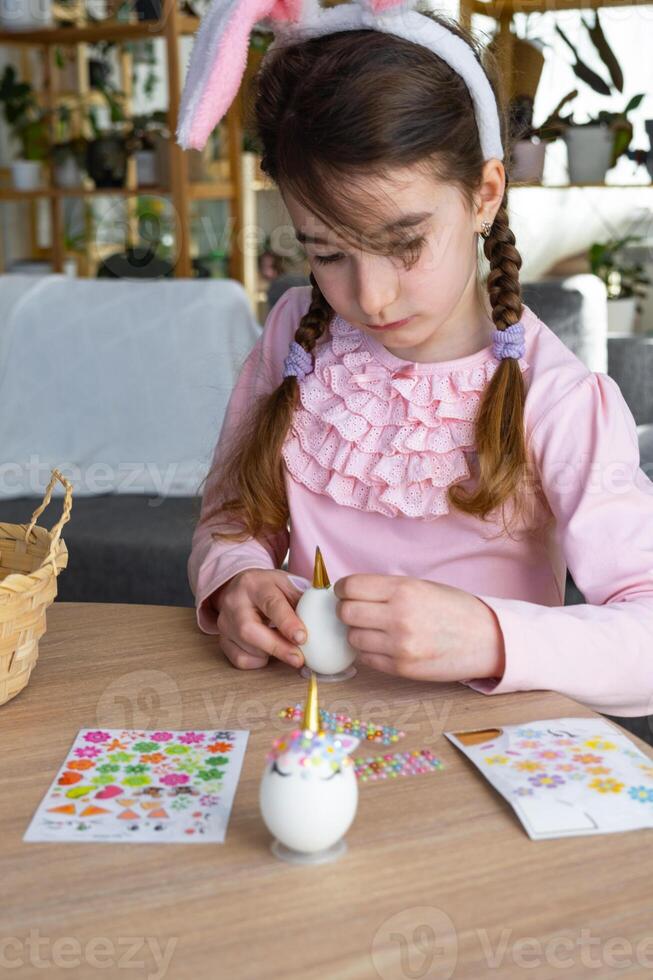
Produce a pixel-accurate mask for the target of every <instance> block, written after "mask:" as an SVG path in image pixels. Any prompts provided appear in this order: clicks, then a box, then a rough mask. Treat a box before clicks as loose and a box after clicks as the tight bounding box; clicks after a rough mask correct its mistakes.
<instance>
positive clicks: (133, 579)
mask: <svg viewBox="0 0 653 980" xmlns="http://www.w3.org/2000/svg"><path fill="white" fill-rule="evenodd" d="M589 279H593V277H574V280H543V281H541V282H537V283H525V284H523V299H524V302H525V303H526V304H527V305H528V306H529V307H530V308H531V309H532V310H533V311H534V312H535V313H536V314H537V315H538V316H539V317H540V318H541V319H542V320H543V321H544V322H545V323H547V324H548V325H549V326H550V327H551V329H553V330H554V331H555V332H556V334H557V335H558V336H559V337H560V338H561V339H562V340H563V341H564V343H565V344H566V345H567V346H568V347H569V348H570V349H571V350H572V351H573V352H574V353H575V354H577V356H578V357H580V358H581V360H583V362H584V363H586V364H588V366H590V367H592V369H594V370H606V369H608V370H610V372H611V373H612V370H614V376H615V377H616V379H617V381H618V383H619V384H620V386H621V389H622V391H623V393H624V396H625V398H626V401H627V402H628V404H629V407H630V409H631V411H632V412H633V415H634V416H635V419H636V421H637V422H638V423H639V424H640V450H641V460H642V464H641V465H642V468H643V469H644V470H645V472H647V473H648V474H649V475H650V476H652V477H653V400H652V388H653V386H652V385H651V383H650V379H651V375H652V373H653V338H651V350H650V352H649V360H648V361H646V367H645V369H643V368H642V360H641V347H639V346H638V345H637V344H636V343H634V342H631V341H632V338H626V339H625V340H624V341H623V342H622V343H619V342H615V341H614V339H613V338H610V342H609V344H606V335H605V333H603V334H601V331H600V330H599V331H597V329H596V326H595V324H596V319H597V318H596V313H595V304H596V295H597V294H596V292H595V291H594V293H592V289H590V290H589V294H588V292H587V290H586V289H585V288H583V285H582V284H581V281H582V280H589ZM302 282H308V280H301V278H300V279H298V278H297V277H293V278H291V279H288V280H287V281H286V282H284V281H282V280H278V281H277V282H276V283H274V284H273V286H272V287H271V290H270V296H269V303H270V305H271V304H273V303H274V302H276V300H277V299H278V298H279V296H280V295H281V293H282V292H283V290H284V287H285V288H288V287H289V286H292V285H298V284H300V283H302ZM576 285H578V288H576ZM585 285H586V284H585ZM591 285H592V284H591V283H590V286H591ZM619 340H621V338H619ZM606 346H607V348H608V349H607V350H606ZM216 438H217V433H216ZM39 502H40V498H27V497H23V498H20V499H15V500H3V501H0V521H3V522H12V523H26V522H27V521H28V520H29V519H30V516H31V514H32V511H33V510H34V509H35V507H36V506H37V505H38V504H39ZM199 507H200V499H199V497H172V496H167V497H163V498H161V499H157V500H156V502H155V501H153V500H152V499H151V498H149V497H147V496H145V495H142V494H129V493H126V494H103V495H98V496H93V497H78V498H77V499H76V500H75V501H74V504H73V513H72V519H71V521H70V523H69V524H67V526H66V528H65V534H64V537H65V540H66V543H67V545H68V549H69V552H70V559H69V564H68V568H67V569H66V572H65V574H63V575H62V576H61V577H60V578H59V598H60V600H62V601H64V602H67V601H78V602H79V601H81V602H86V601H88V602H93V601H95V602H127V603H148V604H149V603H152V604H164V605H179V606H193V604H194V603H193V596H192V593H191V591H190V588H189V585H188V580H187V572H186V563H187V559H188V554H189V551H190V545H191V538H192V534H193V529H194V527H195V524H196V523H197V520H198V517H199ZM58 511H59V507H58V503H57V500H56V498H55V499H54V500H53V502H52V503H51V504H50V507H49V508H48V509H47V510H46V511H45V512H44V514H43V515H42V517H41V518H40V519H39V521H40V523H49V524H52V523H54V520H55V519H56V516H57V514H58ZM48 519H49V520H48ZM584 601H585V600H584V597H583V596H582V594H581V593H580V592H579V590H578V589H577V588H576V586H575V584H574V582H573V579H572V578H571V575H568V577H567V589H566V595H565V604H567V605H571V604H574V603H581V602H584ZM616 720H618V721H619V722H620V723H623V724H624V725H625V727H628V728H629V729H630V730H632V731H637V733H638V734H640V735H641V736H642V737H643V738H646V739H647V740H648V741H651V742H652V744H653V737H652V734H651V726H650V725H649V719H648V718H642V719H625V720H623V719H616Z"/></svg>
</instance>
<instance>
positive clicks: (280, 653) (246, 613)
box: [213, 568, 306, 670]
mask: <svg viewBox="0 0 653 980" xmlns="http://www.w3.org/2000/svg"><path fill="white" fill-rule="evenodd" d="M301 594H302V590H301V589H299V588H297V586H296V585H294V584H293V582H291V581H290V579H289V577H288V574H287V573H286V572H284V571H282V570H281V569H259V568H247V569H245V571H243V572H238V574H237V575H234V576H233V578H230V579H229V580H228V582H226V583H225V584H224V585H222V586H221V587H220V589H218V594H217V596H216V597H214V600H213V601H214V605H215V608H216V609H217V610H218V623H217V625H218V630H219V631H220V646H221V648H222V651H223V653H224V655H225V656H226V657H227V659H228V660H230V661H231V663H232V664H233V665H234V667H239V668H240V669H242V670H248V669H251V668H256V667H265V665H266V664H267V662H268V660H269V658H270V657H276V658H277V659H278V660H283V661H284V662H285V663H287V664H290V666H291V667H301V666H302V664H303V662H304V658H303V656H302V652H301V650H299V649H298V648H297V646H296V644H297V643H304V642H305V640H306V627H305V626H304V624H303V623H302V621H301V619H300V618H299V616H297V615H296V614H295V606H296V605H297V603H298V601H299V598H300V596H301ZM267 620H269V621H270V623H271V624H274V626H276V627H277V629H276V630H275V629H271V628H270V626H269V625H267ZM297 630H303V631H304V636H303V637H302V638H301V639H300V638H297V640H295V641H294V642H292V640H293V634H294V633H295V632H297ZM286 637H287V639H286ZM288 641H291V642H288Z"/></svg>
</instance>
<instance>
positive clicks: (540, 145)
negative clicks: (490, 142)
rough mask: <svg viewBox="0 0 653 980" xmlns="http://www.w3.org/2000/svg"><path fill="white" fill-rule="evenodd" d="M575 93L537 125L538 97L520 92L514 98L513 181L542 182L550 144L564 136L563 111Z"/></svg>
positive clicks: (511, 112)
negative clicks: (534, 115) (534, 97)
mask: <svg viewBox="0 0 653 980" xmlns="http://www.w3.org/2000/svg"><path fill="white" fill-rule="evenodd" d="M575 95H576V93H575V92H572V93H570V94H569V95H566V96H565V97H564V99H562V100H561V101H560V102H559V103H558V105H557V106H556V107H555V109H554V110H553V112H552V113H551V114H550V115H549V116H548V117H547V118H546V119H545V120H544V122H543V123H542V125H541V126H534V125H533V104H534V99H533V97H532V96H531V95H516V96H514V97H513V98H512V99H511V100H510V105H509V123H508V133H509V142H510V148H511V157H512V166H511V170H510V177H511V180H513V181H517V180H519V181H538V182H541V180H542V175H543V173H544V156H545V152H546V146H547V143H550V142H552V141H553V140H556V139H558V137H559V136H562V135H563V133H564V131H565V124H564V122H563V121H562V119H561V117H560V110H561V109H562V107H563V105H565V103H566V102H568V101H569V100H570V99H571V98H573V97H574V96H575Z"/></svg>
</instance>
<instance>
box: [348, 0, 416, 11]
mask: <svg viewBox="0 0 653 980" xmlns="http://www.w3.org/2000/svg"><path fill="white" fill-rule="evenodd" d="M418 2H419V0H356V3H357V4H358V5H359V7H362V8H363V9H364V10H369V11H370V12H371V13H373V14H384V13H385V12H386V11H395V10H396V11H400V10H413V9H414V7H415V4H416V3H418Z"/></svg>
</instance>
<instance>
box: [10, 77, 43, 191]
mask: <svg viewBox="0 0 653 980" xmlns="http://www.w3.org/2000/svg"><path fill="white" fill-rule="evenodd" d="M0 105H2V107H3V112H4V118H5V121H6V122H7V125H8V126H9V128H10V130H11V133H12V135H13V137H14V139H15V140H16V142H18V143H19V145H20V148H21V156H20V157H19V158H18V159H17V160H14V161H13V162H12V164H11V173H12V181H13V185H14V187H15V188H16V189H17V190H34V189H35V188H38V187H40V186H41V168H42V162H43V160H44V159H45V157H46V156H47V153H48V148H49V142H50V140H49V131H48V113H47V112H46V111H45V110H44V109H42V108H41V107H40V106H39V104H38V102H37V100H36V97H35V95H34V90H33V89H32V86H31V85H30V84H29V82H20V81H18V79H17V76H16V70H15V68H14V67H13V65H7V66H6V67H5V70H4V72H3V75H2V78H1V79H0Z"/></svg>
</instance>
